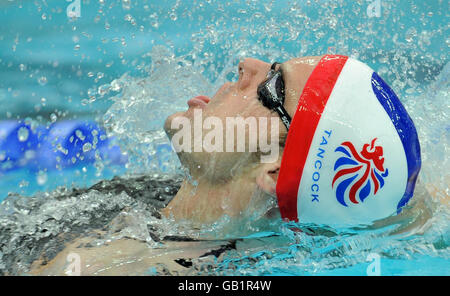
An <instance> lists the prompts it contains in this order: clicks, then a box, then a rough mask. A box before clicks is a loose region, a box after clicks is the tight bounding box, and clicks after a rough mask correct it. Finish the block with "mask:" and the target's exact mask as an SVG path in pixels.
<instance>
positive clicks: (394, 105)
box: [372, 72, 421, 213]
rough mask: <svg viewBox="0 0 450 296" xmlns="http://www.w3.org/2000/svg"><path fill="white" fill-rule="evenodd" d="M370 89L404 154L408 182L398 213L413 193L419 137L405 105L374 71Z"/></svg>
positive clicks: (398, 206) (417, 172)
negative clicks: (392, 125) (393, 129)
mask: <svg viewBox="0 0 450 296" xmlns="http://www.w3.org/2000/svg"><path fill="white" fill-rule="evenodd" d="M372 89H373V92H374V93H375V95H376V97H377V99H378V101H379V102H380V104H381V105H382V106H383V108H384V110H385V111H386V113H387V114H388V115H389V117H390V118H391V121H392V123H393V124H394V127H395V129H396V130H397V133H398V135H399V137H400V140H401V141H402V144H403V149H404V151H405V154H406V161H407V163H408V182H407V184H406V190H405V194H404V195H403V197H402V199H401V200H400V202H399V203H398V205H397V213H400V211H401V208H402V207H403V206H404V205H406V204H407V203H408V201H409V200H410V199H411V197H412V195H413V192H414V186H415V184H416V179H417V175H418V174H419V171H420V165H421V159H420V144H419V139H418V137H417V131H416V128H415V126H414V123H413V121H412V120H411V118H410V117H409V115H408V113H407V112H406V110H405V107H403V105H402V103H401V102H400V100H399V99H398V97H397V95H396V94H395V93H394V91H393V90H392V89H391V88H390V87H389V86H388V85H387V84H386V82H384V81H383V79H381V77H380V76H378V74H377V73H375V72H373V74H372Z"/></svg>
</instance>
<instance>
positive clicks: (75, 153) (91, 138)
mask: <svg viewBox="0 0 450 296" xmlns="http://www.w3.org/2000/svg"><path fill="white" fill-rule="evenodd" d="M96 159H101V160H102V161H106V162H109V163H111V164H116V165H123V164H125V163H126V162H127V156H126V155H124V154H122V152H121V150H120V148H119V147H118V146H117V145H112V139H110V138H108V137H107V136H106V133H105V131H104V130H103V129H102V128H100V127H99V126H98V125H97V124H96V123H95V122H93V121H80V120H67V121H58V122H56V123H54V124H52V125H50V126H49V127H45V126H38V127H37V128H34V129H32V128H31V126H30V125H28V124H26V123H24V122H22V121H12V120H11V121H10V120H8V121H0V171H10V170H14V169H18V168H29V169H32V170H42V169H47V170H49V169H58V168H60V169H62V168H67V167H71V166H75V165H79V164H80V163H83V164H85V163H94V162H95V161H96Z"/></svg>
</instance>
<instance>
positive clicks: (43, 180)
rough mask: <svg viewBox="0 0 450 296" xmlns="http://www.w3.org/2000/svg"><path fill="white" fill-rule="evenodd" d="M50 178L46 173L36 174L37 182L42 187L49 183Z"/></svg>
mask: <svg viewBox="0 0 450 296" xmlns="http://www.w3.org/2000/svg"><path fill="white" fill-rule="evenodd" d="M47 180H48V177H47V174H46V173H45V172H44V171H39V172H38V173H37V174H36V181H37V183H38V185H40V186H42V185H44V184H45V183H47Z"/></svg>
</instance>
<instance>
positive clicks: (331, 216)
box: [276, 55, 421, 226]
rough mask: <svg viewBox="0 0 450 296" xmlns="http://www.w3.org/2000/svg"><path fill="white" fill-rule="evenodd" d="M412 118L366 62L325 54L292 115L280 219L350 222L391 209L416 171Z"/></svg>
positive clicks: (407, 194) (410, 187)
mask: <svg viewBox="0 0 450 296" xmlns="http://www.w3.org/2000/svg"><path fill="white" fill-rule="evenodd" d="M420 165H421V159H420V146H419V141H418V138H417V132H416V129H415V127H414V124H413V122H412V120H411V118H410V117H409V115H408V114H407V112H406V110H405V108H404V107H403V105H402V104H401V102H400V101H399V99H398V97H397V96H396V95H395V93H394V92H393V91H392V89H391V88H390V87H389V86H388V85H387V84H386V83H385V82H384V81H383V80H382V79H381V78H380V77H379V76H378V74H377V73H376V72H374V71H373V70H372V69H371V68H370V67H369V66H367V65H366V64H364V63H361V62H359V61H357V60H354V59H351V58H348V57H346V56H339V55H326V56H324V57H323V58H322V59H321V60H320V62H319V63H318V65H317V66H316V67H315V69H314V71H313V72H312V74H311V76H310V77H309V79H308V81H307V83H306V85H305V87H304V89H303V92H302V94H301V96H300V99H299V102H298V106H297V110H296V112H295V114H294V117H293V119H292V122H291V127H290V129H289V132H288V135H287V140H286V145H285V148H284V153H283V158H282V162H281V168H280V173H279V176H278V182H277V188H276V192H277V198H278V205H279V208H280V212H281V216H282V218H283V219H287V220H293V221H300V222H305V223H316V224H327V225H332V226H351V225H359V224H370V223H371V222H373V221H375V220H379V219H382V218H385V217H388V216H390V215H393V214H397V213H399V212H400V211H401V208H402V207H403V206H404V205H406V204H407V202H408V201H409V200H410V198H411V197H412V195H413V191H414V186H415V182H416V179H417V175H418V173H419V170H420Z"/></svg>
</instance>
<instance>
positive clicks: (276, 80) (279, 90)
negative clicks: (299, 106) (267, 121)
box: [257, 62, 291, 130]
mask: <svg viewBox="0 0 450 296" xmlns="http://www.w3.org/2000/svg"><path fill="white" fill-rule="evenodd" d="M277 64H279V63H277V62H275V63H273V64H272V66H271V67H270V71H269V73H268V74H267V78H266V80H264V82H262V83H261V84H260V85H259V86H258V90H257V94H258V100H260V101H261V103H262V104H263V105H264V107H266V108H269V109H270V110H274V111H275V112H277V113H278V115H279V116H280V118H281V121H282V122H283V124H284V125H285V126H286V128H287V130H289V126H290V125H291V117H290V116H289V114H288V113H287V111H286V109H284V107H283V105H284V99H285V90H284V80H283V73H282V71H281V69H279V70H277V71H276V70H275V67H276V65H277Z"/></svg>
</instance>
